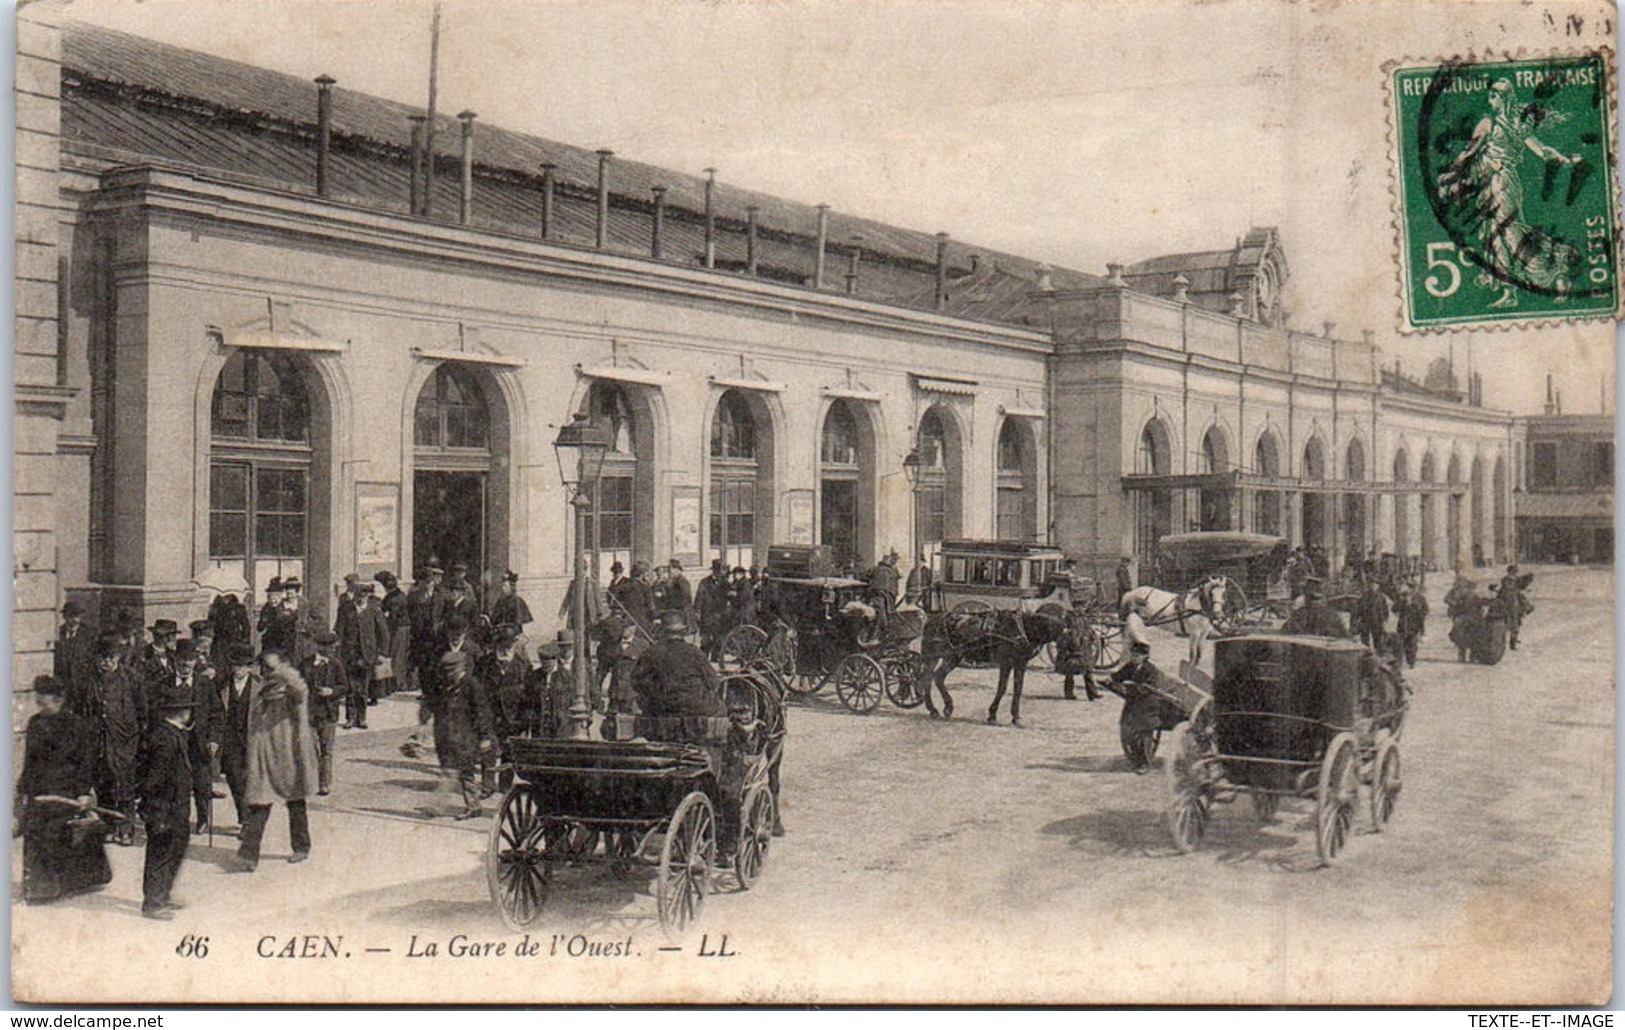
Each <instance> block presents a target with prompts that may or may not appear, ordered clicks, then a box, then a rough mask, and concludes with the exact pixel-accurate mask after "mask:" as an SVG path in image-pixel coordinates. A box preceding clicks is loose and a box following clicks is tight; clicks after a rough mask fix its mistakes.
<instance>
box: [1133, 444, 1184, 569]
mask: <svg viewBox="0 0 1625 1030" xmlns="http://www.w3.org/2000/svg"><path fill="white" fill-rule="evenodd" d="M1134 471H1135V472H1137V473H1140V474H1142V475H1153V476H1166V475H1168V474H1169V473H1171V472H1172V471H1173V446H1172V443H1171V442H1170V440H1169V436H1168V430H1167V429H1166V428H1165V427H1164V426H1163V424H1162V423H1161V422H1159V421H1156V420H1152V421H1150V422H1147V423H1146V424H1145V428H1144V429H1142V430H1140V439H1139V443H1138V445H1137V446H1136V448H1135V452H1134ZM1135 508H1136V511H1135V518H1134V549H1135V552H1136V553H1137V554H1138V555H1139V557H1140V564H1141V566H1142V567H1143V568H1154V567H1156V564H1157V543H1158V541H1160V540H1161V539H1162V538H1163V537H1165V536H1167V535H1168V534H1169V533H1172V532H1173V531H1174V492H1173V491H1172V490H1171V489H1169V488H1167V487H1154V488H1152V489H1150V490H1145V491H1141V492H1139V493H1137V494H1136V495H1135Z"/></svg>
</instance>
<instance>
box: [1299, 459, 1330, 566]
mask: <svg viewBox="0 0 1625 1030" xmlns="http://www.w3.org/2000/svg"><path fill="white" fill-rule="evenodd" d="M1301 472H1302V478H1304V479H1325V478H1326V448H1325V446H1324V445H1323V444H1322V443H1321V442H1320V438H1319V437H1310V438H1309V442H1308V443H1306V444H1304V446H1303V466H1302V469H1301ZM1302 513H1303V519H1302V525H1301V527H1300V529H1301V531H1302V540H1303V545H1304V547H1306V548H1311V549H1315V550H1321V551H1324V550H1325V549H1326V545H1327V533H1326V495H1325V494H1323V493H1316V492H1314V491H1310V490H1305V491H1304V492H1303V507H1302Z"/></svg>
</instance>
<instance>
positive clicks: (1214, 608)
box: [1118, 576, 1226, 665]
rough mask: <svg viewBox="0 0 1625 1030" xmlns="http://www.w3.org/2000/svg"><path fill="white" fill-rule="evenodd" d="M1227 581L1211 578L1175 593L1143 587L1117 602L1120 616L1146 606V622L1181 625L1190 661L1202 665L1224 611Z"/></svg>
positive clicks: (1150, 624)
mask: <svg viewBox="0 0 1625 1030" xmlns="http://www.w3.org/2000/svg"><path fill="white" fill-rule="evenodd" d="M1225 591H1226V581H1225V578H1224V577H1223V576H1209V577H1207V578H1206V579H1204V580H1202V582H1200V583H1198V584H1197V585H1196V586H1194V587H1192V588H1191V589H1189V590H1186V591H1184V592H1182V593H1177V594H1176V593H1173V592H1172V591H1169V590H1163V589H1161V588H1159V587H1153V586H1141V587H1135V588H1134V589H1133V590H1130V591H1128V592H1127V593H1125V594H1124V595H1123V597H1122V600H1121V601H1119V602H1118V609H1119V614H1121V615H1122V616H1123V617H1124V618H1127V617H1128V613H1129V612H1131V611H1133V610H1134V606H1135V605H1143V606H1144V609H1145V615H1144V619H1145V623H1146V625H1148V626H1162V625H1166V624H1168V623H1170V622H1176V621H1177V622H1178V623H1179V631H1180V633H1181V634H1182V635H1185V636H1188V637H1189V638H1190V642H1191V643H1190V662H1191V664H1192V665H1199V664H1201V661H1202V652H1203V651H1204V650H1205V648H1206V645H1207V639H1208V637H1210V636H1212V635H1213V624H1214V622H1215V621H1216V617H1217V616H1218V615H1220V614H1222V613H1223V612H1224V610H1225V602H1226V598H1225Z"/></svg>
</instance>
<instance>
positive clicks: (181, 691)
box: [160, 639, 223, 833]
mask: <svg viewBox="0 0 1625 1030" xmlns="http://www.w3.org/2000/svg"><path fill="white" fill-rule="evenodd" d="M198 669H199V666H198V654H197V642H196V641H194V640H190V639H188V640H182V641H180V642H179V643H177V644H176V645H175V678H174V680H173V681H172V683H171V684H170V686H169V688H168V696H171V697H190V698H191V699H192V702H193V704H192V726H191V732H190V733H188V734H187V742H186V758H187V761H188V762H190V763H191V767H192V803H193V805H194V806H195V807H196V809H197V824H196V828H195V829H194V830H193V831H192V832H193V833H208V832H209V829H210V827H209V821H210V819H209V817H210V812H211V811H212V809H213V800H214V774H213V771H212V768H211V762H212V761H213V759H214V757H215V756H216V755H217V754H218V753H219V751H220V733H221V725H220V723H221V720H222V719H223V713H222V712H221V711H220V701H219V695H218V694H216V693H215V689H214V679H213V677H212V676H210V677H205V676H200V675H199V674H198ZM160 717H161V713H160Z"/></svg>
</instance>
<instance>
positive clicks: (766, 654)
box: [757, 629, 796, 676]
mask: <svg viewBox="0 0 1625 1030" xmlns="http://www.w3.org/2000/svg"><path fill="white" fill-rule="evenodd" d="M757 660H758V661H766V662H769V663H771V664H772V665H773V667H774V668H775V669H777V670H778V671H779V674H780V675H781V676H782V675H785V674H787V673H788V672H789V671H790V670H791V669H793V668H795V665H796V637H795V631H794V630H791V629H786V630H784V631H782V632H775V633H773V634H772V635H771V636H769V637H768V638H767V644H766V645H765V646H763V648H762V653H761V654H760V655H759V656H758V659H757Z"/></svg>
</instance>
